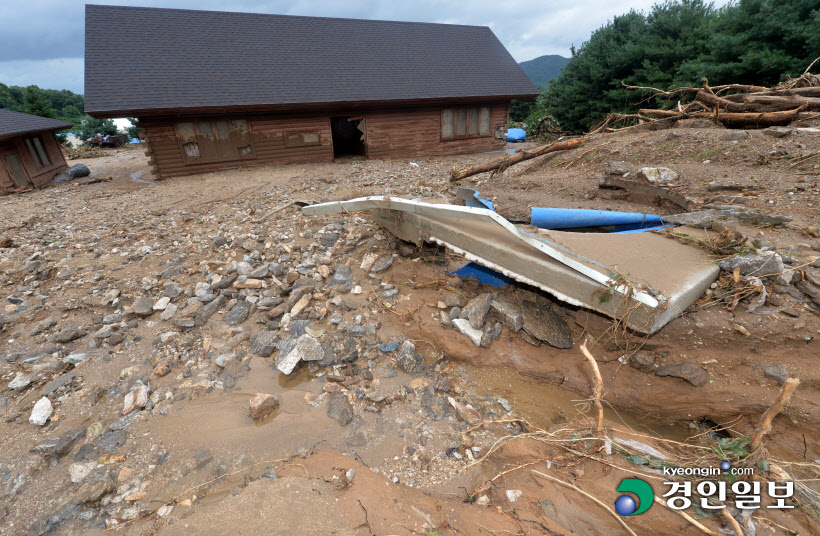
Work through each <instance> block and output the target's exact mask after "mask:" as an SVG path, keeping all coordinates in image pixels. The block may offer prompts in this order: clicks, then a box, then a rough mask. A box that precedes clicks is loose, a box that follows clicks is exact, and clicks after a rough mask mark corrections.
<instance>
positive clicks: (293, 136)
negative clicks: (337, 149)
mask: <svg viewBox="0 0 820 536" xmlns="http://www.w3.org/2000/svg"><path fill="white" fill-rule="evenodd" d="M309 145H321V140H320V139H319V133H318V132H286V133H285V147H306V146H309Z"/></svg>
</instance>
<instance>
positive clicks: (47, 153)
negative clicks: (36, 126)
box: [0, 132, 68, 193]
mask: <svg viewBox="0 0 820 536" xmlns="http://www.w3.org/2000/svg"><path fill="white" fill-rule="evenodd" d="M8 155H11V156H13V157H14V159H15V160H16V163H17V164H18V165H19V168H18V167H17V166H15V169H16V170H17V172H18V173H19V172H22V173H23V175H25V180H26V182H28V186H27V187H29V188H30V187H34V188H42V187H43V186H45V185H46V184H48V183H49V182H51V179H53V178H54V176H55V175H57V174H58V173H61V172H63V171H65V170H66V169H68V164H66V161H65V157H64V156H63V152H62V151H61V150H60V144H59V143H58V142H57V137H56V136H55V135H54V132H33V133H26V134H23V135H21V136H16V137H14V138H7V139H5V140H2V141H0V193H7V192H10V191H14V190H21V189H25V188H26V187H20V186H19V185H18V184H16V182H15V180H14V176H13V175H12V173H14V170H12V169H11V166H12V165H14V164H13V163H12V161H11V160H6V156H8Z"/></svg>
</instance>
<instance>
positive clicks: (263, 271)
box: [248, 264, 270, 279]
mask: <svg viewBox="0 0 820 536" xmlns="http://www.w3.org/2000/svg"><path fill="white" fill-rule="evenodd" d="M268 273H270V267H268V265H267V264H263V265H262V266H259V267H258V268H255V269H254V270H253V271H252V272H251V273H250V274H248V275H249V276H250V277H251V278H253V279H262V278H263V277H267V276H268Z"/></svg>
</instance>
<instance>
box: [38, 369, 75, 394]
mask: <svg viewBox="0 0 820 536" xmlns="http://www.w3.org/2000/svg"><path fill="white" fill-rule="evenodd" d="M76 377H77V375H76V374H74V373H73V372H69V373H68V374H61V375H59V376H55V377H54V378H53V379H52V380H51V381H50V382H48V383H47V384H46V386H45V387H43V392H42V396H48V395H50V394H51V393H53V392H54V391H56V390H57V389H59V388H60V387H62V386H64V385H66V384H67V383H68V382H70V381H71V380H73V379H74V378H76Z"/></svg>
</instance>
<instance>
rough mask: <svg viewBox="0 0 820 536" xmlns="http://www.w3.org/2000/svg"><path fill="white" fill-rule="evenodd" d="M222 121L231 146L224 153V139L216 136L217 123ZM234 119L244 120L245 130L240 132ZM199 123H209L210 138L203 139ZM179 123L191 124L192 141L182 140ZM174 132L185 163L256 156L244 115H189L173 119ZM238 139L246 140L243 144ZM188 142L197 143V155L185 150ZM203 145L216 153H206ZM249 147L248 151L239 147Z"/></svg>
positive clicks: (217, 161)
mask: <svg viewBox="0 0 820 536" xmlns="http://www.w3.org/2000/svg"><path fill="white" fill-rule="evenodd" d="M220 121H224V122H225V123H226V124H227V126H228V145H229V146H230V147H232V148H233V151H232V153H231V154H228V155H225V154H224V140H222V139H221V138H219V137H218V136H217V133H218V132H219V130H218V128H217V123H218V122H220ZM236 121H244V122H245V127H246V131H245V132H244V133H243V132H240V130H239V129H237V128H236V126H235V125H234V123H235V122H236ZM200 123H209V124H210V127H211V132H210V134H207V136H212V139H205V136H204V135H203V134H202V133H201V132H200V128H199V125H200ZM181 124H187V125H191V127H192V129H193V141H187V142H186V141H184V140H183V136H182V134H181V132H180V128H179V126H180V125H181ZM174 134H175V136H176V140H177V145H178V146H179V151H180V154H181V155H182V160H183V162H184V163H185V164H189V165H194V164H211V163H219V162H237V161H240V160H253V159H255V158H256V148H255V143H254V140H253V130H252V128H251V121H250V120H249V119H247V118H244V117H233V116H229V117H191V118H184V119H175V120H174ZM240 141H248V143H246V144H244V145H239V142H240ZM188 143H195V144H196V145H197V152H198V154H199V156H189V155H188V153H187V151H186V150H185V145H187V144H188ZM204 146H211V147H213V148H215V152H216V154H212V155H208V154H206V152H204V151H203V147H204ZM248 146H249V147H250V151H249V152H246V153H243V152H241V151H240V149H241V148H244V147H248Z"/></svg>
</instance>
